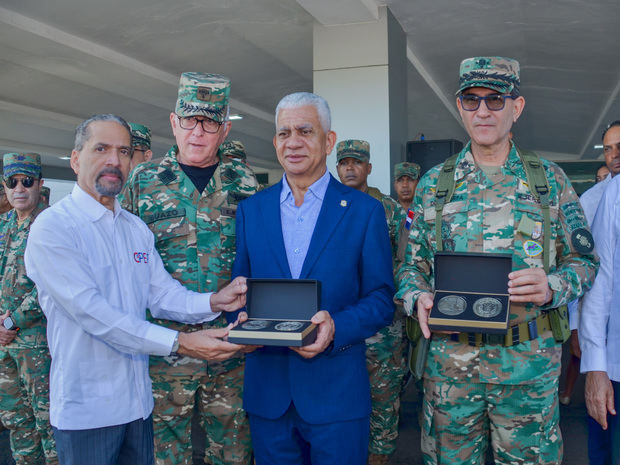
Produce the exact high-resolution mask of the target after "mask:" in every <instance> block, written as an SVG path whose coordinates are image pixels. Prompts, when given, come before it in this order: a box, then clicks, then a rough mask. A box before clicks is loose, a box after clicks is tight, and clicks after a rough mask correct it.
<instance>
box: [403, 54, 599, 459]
mask: <svg viewBox="0 0 620 465" xmlns="http://www.w3.org/2000/svg"><path fill="white" fill-rule="evenodd" d="M519 87H520V77H519V63H518V62H517V61H515V60H513V59H510V58H502V57H474V58H468V59H466V60H463V62H462V63H461V68H460V80H459V89H458V92H457V96H456V105H457V108H458V110H459V113H460V115H461V119H462V121H463V125H464V127H465V129H466V131H467V133H468V134H469V137H470V141H469V142H468V143H467V145H466V146H465V147H464V148H463V150H462V151H461V152H460V153H458V154H456V155H454V156H452V157H450V158H448V159H447V160H446V161H445V162H444V163H442V164H441V165H438V166H436V167H434V168H432V169H431V170H430V171H428V172H427V173H426V174H425V175H424V176H423V177H422V179H421V180H420V184H419V186H418V189H417V191H416V196H415V198H414V201H413V203H412V205H413V210H414V213H415V215H414V219H413V224H412V225H411V228H410V230H409V238H408V244H407V247H406V251H405V259H404V262H403V265H402V266H401V267H400V269H399V270H398V272H397V282H399V290H398V292H397V294H396V298H397V299H399V298H400V299H403V300H404V306H405V310H406V311H407V312H408V314H410V315H415V316H416V317H417V319H418V321H419V323H420V327H421V329H422V332H423V334H424V337H425V338H426V340H429V338H430V342H429V343H428V353H427V356H426V357H421V358H422V360H421V361H422V362H425V363H426V366H425V369H424V370H423V371H424V374H423V376H424V403H423V409H424V410H423V411H424V422H423V428H422V449H423V453H424V463H425V464H444V465H445V464H450V465H458V464H466V463H467V464H470V463H484V456H485V453H486V450H487V448H489V447H490V448H491V449H492V451H493V456H494V463H497V464H508V463H520V464H529V465H534V464H536V465H543V464H544V465H557V464H559V463H561V461H562V436H561V433H560V429H559V426H558V422H559V408H558V377H559V374H560V358H561V353H562V348H561V344H560V341H562V340H563V339H565V338H567V337H568V335H569V334H570V332H569V331H568V325H566V327H564V326H563V325H562V324H561V321H562V319H565V317H566V313H565V310H563V309H561V308H560V307H562V306H564V305H566V304H567V303H568V302H570V301H571V300H573V299H574V298H576V297H578V296H580V295H581V294H583V293H584V292H585V291H586V290H587V289H588V288H589V287H590V286H591V285H592V282H593V280H594V276H595V274H596V270H597V267H598V262H597V259H596V257H595V255H594V242H593V240H592V236H591V234H590V231H589V229H588V225H587V222H586V219H585V216H584V213H583V210H582V209H581V206H580V204H579V199H578V198H577V195H576V193H575V191H574V189H573V188H572V186H571V184H570V181H569V180H568V178H567V177H566V175H565V174H564V172H563V171H562V170H561V169H560V168H559V167H558V166H557V165H556V164H554V163H552V162H550V161H548V160H545V159H542V158H540V157H538V155H536V154H534V153H533V152H530V151H526V150H522V149H521V148H518V147H517V146H516V145H515V143H514V142H513V139H512V137H511V130H512V126H513V125H514V124H515V123H516V122H517V120H518V119H519V117H520V116H521V114H522V112H523V109H524V106H525V99H524V97H523V96H522V95H521V93H520V89H519ZM530 178H531V179H530ZM450 189H451V190H452V192H451V193H448V192H449V191H450ZM446 197H447V198H446ZM441 250H443V251H445V252H475V253H478V254H481V253H502V254H507V255H508V256H510V257H511V261H512V271H511V272H510V273H509V274H508V276H507V277H505V278H503V279H505V280H506V282H507V289H506V293H507V294H509V296H510V297H509V299H510V307H509V310H508V311H509V315H508V329H507V331H506V332H505V333H503V334H487V333H481V332H480V331H471V332H465V331H464V332H457V333H454V334H444V333H437V332H433V334H432V338H431V331H430V330H429V326H428V317H429V313H430V310H431V308H432V307H433V295H432V292H433V279H432V276H433V272H434V270H433V259H434V255H435V252H436V251H441ZM474 272H475V271H474ZM448 273H449V272H448ZM453 279H455V280H458V279H459V276H456V274H454V276H453ZM445 310H449V311H453V310H454V309H445ZM463 310H465V309H463ZM439 311H442V310H441V309H439ZM483 316H484V315H483ZM566 323H567V321H566ZM422 353H423V352H422ZM489 440H490V443H489Z"/></svg>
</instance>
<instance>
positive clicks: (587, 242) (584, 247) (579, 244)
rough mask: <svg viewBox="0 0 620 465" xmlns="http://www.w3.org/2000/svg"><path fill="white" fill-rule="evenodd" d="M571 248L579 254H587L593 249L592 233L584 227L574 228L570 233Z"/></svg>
mask: <svg viewBox="0 0 620 465" xmlns="http://www.w3.org/2000/svg"><path fill="white" fill-rule="evenodd" d="M570 240H571V243H572V244H573V248H574V249H575V250H576V251H577V252H579V253H580V254H589V253H591V252H592V251H593V250H594V239H593V238H592V233H590V231H588V230H587V229H586V228H578V229H575V230H574V231H573V232H572V234H571V235H570Z"/></svg>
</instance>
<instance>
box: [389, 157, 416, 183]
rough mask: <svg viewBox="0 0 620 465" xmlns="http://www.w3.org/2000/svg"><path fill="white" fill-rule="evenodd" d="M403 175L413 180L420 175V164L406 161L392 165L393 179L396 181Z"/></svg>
mask: <svg viewBox="0 0 620 465" xmlns="http://www.w3.org/2000/svg"><path fill="white" fill-rule="evenodd" d="M403 176H409V177H410V178H411V179H413V180H414V181H415V180H416V179H418V178H419V177H420V165H418V164H417V163H410V162H408V161H404V162H402V163H398V164H397V165H394V181H397V180H398V179H400V178H402V177H403Z"/></svg>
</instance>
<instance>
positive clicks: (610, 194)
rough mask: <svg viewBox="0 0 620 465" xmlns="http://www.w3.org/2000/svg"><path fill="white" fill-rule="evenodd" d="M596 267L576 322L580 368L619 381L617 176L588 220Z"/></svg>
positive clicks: (619, 204)
mask: <svg viewBox="0 0 620 465" xmlns="http://www.w3.org/2000/svg"><path fill="white" fill-rule="evenodd" d="M592 235H593V236H594V244H595V246H596V252H597V253H598V256H599V260H600V268H599V271H598V274H597V275H596V280H595V281H594V285H593V286H592V289H590V291H589V292H588V293H587V294H586V295H585V297H584V300H583V307H582V311H581V319H580V322H579V343H580V346H581V372H582V373H585V372H587V371H606V372H607V374H608V375H609V378H610V379H611V380H613V381H620V250H619V249H618V246H619V244H618V239H619V238H620V176H615V177H614V178H613V179H612V180H611V181H609V183H608V185H607V187H606V188H605V191H604V193H603V198H602V199H601V202H600V204H599V207H598V209H597V211H596V216H595V217H594V222H593V223H592Z"/></svg>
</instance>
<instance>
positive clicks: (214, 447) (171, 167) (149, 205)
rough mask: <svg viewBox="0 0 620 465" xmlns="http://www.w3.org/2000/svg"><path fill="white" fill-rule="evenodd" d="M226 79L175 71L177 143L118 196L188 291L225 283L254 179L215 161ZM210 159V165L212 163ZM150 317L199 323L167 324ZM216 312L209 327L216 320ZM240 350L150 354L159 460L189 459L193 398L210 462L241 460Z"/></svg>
mask: <svg viewBox="0 0 620 465" xmlns="http://www.w3.org/2000/svg"><path fill="white" fill-rule="evenodd" d="M229 93H230V81H229V80H228V78H226V77H224V76H219V75H215V74H203V73H183V74H182V76H181V80H180V83H179V95H178V100H177V104H176V109H175V112H174V113H171V114H170V124H171V126H172V132H173V133H174V136H175V138H176V142H177V145H175V146H173V147H172V148H171V149H170V150H169V151H168V153H167V154H166V155H165V157H164V158H163V160H162V161H161V162H160V163H159V164H156V163H144V164H142V165H141V166H139V167H137V168H136V169H135V170H134V171H133V173H132V174H131V176H130V177H129V180H128V183H127V186H126V187H125V191H124V193H123V194H122V199H121V202H122V204H123V206H124V207H125V208H126V209H127V210H129V211H130V212H132V213H134V214H136V215H138V216H140V217H141V218H142V219H143V220H144V222H145V223H147V225H148V226H149V227H150V228H151V230H152V231H153V234H154V235H155V239H156V248H157V250H158V252H159V254H160V255H161V258H162V260H163V262H164V265H165V267H166V270H168V272H169V273H170V274H172V276H173V277H174V278H175V279H177V280H179V281H180V282H181V283H182V284H183V285H185V286H186V287H187V288H188V289H191V290H194V291H200V292H205V291H216V290H218V289H220V288H221V287H223V286H224V285H225V284H226V283H228V281H229V280H230V274H231V267H232V263H233V260H234V257H235V214H236V208H237V203H238V202H239V201H240V200H242V199H244V198H246V197H249V196H250V195H252V194H253V193H254V192H256V189H257V183H256V178H255V177H254V175H253V174H252V173H251V171H250V170H249V169H248V167H247V166H246V165H245V164H244V163H241V162H239V161H236V160H230V159H226V160H221V161H220V160H218V147H219V146H220V145H221V144H222V142H223V141H224V139H225V138H226V136H227V135H228V132H229V131H230V122H229V121H228V120H227V115H228V97H229ZM218 162H219V163H218ZM158 323H159V324H163V325H164V326H168V327H172V328H175V329H183V330H185V331H189V330H195V329H200V326H197V327H191V326H187V325H178V324H176V323H171V322H169V321H159V322H158ZM225 325H226V320H225V319H224V318H218V320H217V321H215V322H213V323H209V326H210V327H212V326H225ZM243 369H244V367H243V357H242V356H238V357H236V358H233V359H231V360H227V361H225V362H209V363H205V362H203V361H199V360H195V359H191V358H188V357H178V356H171V357H164V358H154V357H152V358H151V368H150V374H151V378H152V380H153V393H154V397H155V408H154V411H153V420H154V430H155V457H156V460H157V463H158V464H190V463H191V461H192V453H191V445H190V444H191V443H190V441H189V438H190V430H191V428H190V427H191V417H192V412H193V411H194V405H197V406H198V410H199V412H200V418H201V424H202V426H203V428H204V429H205V431H206V434H207V460H208V461H210V462H211V463H212V464H214V465H219V464H231V463H249V460H250V456H251V442H250V435H249V427H248V424H247V418H246V414H245V412H244V411H243V409H242V391H243Z"/></svg>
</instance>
